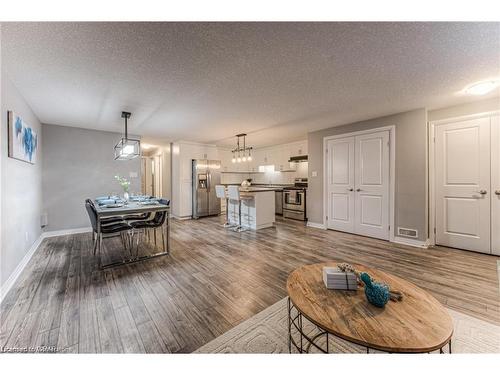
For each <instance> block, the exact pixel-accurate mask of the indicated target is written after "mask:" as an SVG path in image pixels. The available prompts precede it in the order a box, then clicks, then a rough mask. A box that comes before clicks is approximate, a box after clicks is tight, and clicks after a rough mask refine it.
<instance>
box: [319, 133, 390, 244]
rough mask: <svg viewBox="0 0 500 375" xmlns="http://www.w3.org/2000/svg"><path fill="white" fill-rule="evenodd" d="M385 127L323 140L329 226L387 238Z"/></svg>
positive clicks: (387, 196)
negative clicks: (325, 158) (325, 147)
mask: <svg viewBox="0 0 500 375" xmlns="http://www.w3.org/2000/svg"><path fill="white" fill-rule="evenodd" d="M389 139H390V138H389V131H378V132H374V133H369V134H362V135H358V136H353V137H346V138H336V139H331V140H328V142H327V173H326V174H327V176H326V178H327V179H328V180H327V181H328V182H327V185H328V186H327V193H328V199H327V202H328V212H327V216H328V219H327V226H328V228H329V229H335V230H340V231H344V232H350V233H355V234H360V235H364V236H369V237H375V238H381V239H389V207H390V205H389V181H390V178H389V171H390V168H389V163H390V161H389Z"/></svg>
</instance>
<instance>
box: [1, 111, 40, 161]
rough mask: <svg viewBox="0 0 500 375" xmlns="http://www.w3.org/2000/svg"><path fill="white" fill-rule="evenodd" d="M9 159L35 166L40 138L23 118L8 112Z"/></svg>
mask: <svg viewBox="0 0 500 375" xmlns="http://www.w3.org/2000/svg"><path fill="white" fill-rule="evenodd" d="M8 127H9V157H11V158H14V159H18V160H22V161H25V162H27V163H31V164H35V162H36V155H37V150H38V136H37V134H36V132H35V131H34V130H33V129H32V128H31V127H30V126H29V125H28V124H26V123H25V122H24V121H23V119H22V118H21V116H19V115H17V114H16V113H14V112H12V111H9V112H8Z"/></svg>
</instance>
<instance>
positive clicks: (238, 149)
mask: <svg viewBox="0 0 500 375" xmlns="http://www.w3.org/2000/svg"><path fill="white" fill-rule="evenodd" d="M246 136H247V135H246V134H244V133H242V134H236V148H235V149H234V150H232V151H231V152H232V154H233V158H232V159H231V162H233V163H241V162H247V161H252V156H251V152H252V147H247V144H246ZM240 138H243V147H241V145H240ZM247 152H248V156H247ZM236 154H237V157H236ZM242 154H243V156H241V155H242Z"/></svg>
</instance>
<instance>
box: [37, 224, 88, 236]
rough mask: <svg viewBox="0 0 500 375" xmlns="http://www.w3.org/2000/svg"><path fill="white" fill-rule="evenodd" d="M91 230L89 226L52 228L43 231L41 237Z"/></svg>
mask: <svg viewBox="0 0 500 375" xmlns="http://www.w3.org/2000/svg"><path fill="white" fill-rule="evenodd" d="M87 232H92V228H91V227H84V228H75V229H63V230H53V231H49V232H43V233H42V236H43V238H49V237H58V236H67V235H69V234H78V233H87Z"/></svg>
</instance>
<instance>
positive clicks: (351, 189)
mask: <svg viewBox="0 0 500 375" xmlns="http://www.w3.org/2000/svg"><path fill="white" fill-rule="evenodd" d="M347 190H349V191H354V189H353V188H350V189H347ZM499 194H500V191H499Z"/></svg>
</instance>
